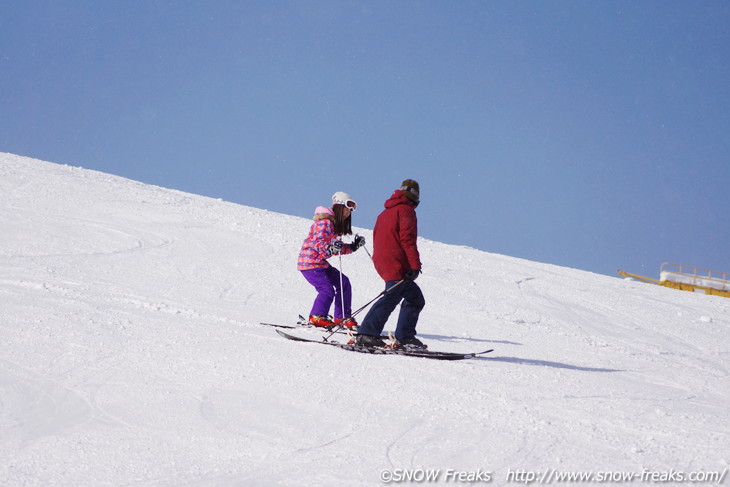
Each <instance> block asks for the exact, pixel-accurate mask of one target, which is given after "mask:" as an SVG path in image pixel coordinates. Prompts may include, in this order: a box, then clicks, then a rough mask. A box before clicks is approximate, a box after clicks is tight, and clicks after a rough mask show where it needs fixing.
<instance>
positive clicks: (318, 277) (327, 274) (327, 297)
mask: <svg viewBox="0 0 730 487" xmlns="http://www.w3.org/2000/svg"><path fill="white" fill-rule="evenodd" d="M301 272H302V275H303V276H304V278H305V279H306V280H307V282H309V284H311V285H312V286H314V289H316V290H317V297H316V298H315V300H314V304H313V305H312V311H310V313H309V314H310V315H323V316H327V315H329V314H330V307H331V306H332V301H334V302H335V318H347V317H349V316H350V314H351V313H352V308H351V306H352V287H351V286H350V279H348V278H347V276H346V275H344V274H340V271H338V270H337V269H335V268H334V267H331V266H330V267H327V268H317V269H308V270H306V271H301ZM340 276H342V288H340ZM343 300H344V301H345V308H344V309H342V301H343Z"/></svg>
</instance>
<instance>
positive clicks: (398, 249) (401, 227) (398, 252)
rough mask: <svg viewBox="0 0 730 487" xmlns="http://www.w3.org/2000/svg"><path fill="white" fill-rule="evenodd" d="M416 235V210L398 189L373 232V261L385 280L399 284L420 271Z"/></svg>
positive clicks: (388, 202)
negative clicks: (409, 274) (410, 271)
mask: <svg viewBox="0 0 730 487" xmlns="http://www.w3.org/2000/svg"><path fill="white" fill-rule="evenodd" d="M417 236H418V221H417V218H416V207H415V206H413V203H411V200H409V199H408V198H406V196H405V195H404V194H403V192H402V191H401V190H399V189H397V190H395V192H394V193H393V195H392V196H391V197H390V198H389V199H388V200H387V201H386V202H385V210H383V212H382V213H380V215H379V216H378V219H377V221H376V222H375V229H374V230H373V262H374V263H375V270H377V271H378V274H380V277H382V278H383V280H384V281H400V280H401V279H403V276H405V274H406V272H408V271H409V270H411V269H413V270H420V269H421V257H420V255H419V253H418V246H417V244H416V237H417Z"/></svg>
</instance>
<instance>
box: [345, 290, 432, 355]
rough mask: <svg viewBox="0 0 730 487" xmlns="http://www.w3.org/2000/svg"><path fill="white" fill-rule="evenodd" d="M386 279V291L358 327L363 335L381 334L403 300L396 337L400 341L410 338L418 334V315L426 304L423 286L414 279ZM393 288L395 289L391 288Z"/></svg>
mask: <svg viewBox="0 0 730 487" xmlns="http://www.w3.org/2000/svg"><path fill="white" fill-rule="evenodd" d="M398 282H399V281H385V290H386V293H385V294H384V295H383V296H382V297H381V298H380V299H379V300H377V301H376V302H375V304H374V305H373V307H372V308H370V311H368V314H367V315H366V316H365V319H364V320H363V322H362V323H361V324H360V327H359V328H358V333H359V334H362V335H380V334H381V333H382V332H383V328H384V327H385V323H386V322H387V321H388V318H389V317H390V314H391V313H392V312H393V310H394V309H395V307H396V306H398V303H400V302H401V300H402V301H403V303H402V304H401V306H400V313H399V314H398V324H397V325H396V328H395V337H396V338H397V339H398V341H403V340H408V339H411V338H413V337H415V336H416V324H417V323H418V315H419V314H420V313H421V310H422V309H423V307H424V306H425V305H426V300H425V299H424V298H423V293H422V292H421V288H420V287H418V284H416V283H415V282H413V281H403V283H401V284H399V285H398V286H397V287H394V288H393V286H395V285H396V284H397V283H398ZM391 288H393V289H391Z"/></svg>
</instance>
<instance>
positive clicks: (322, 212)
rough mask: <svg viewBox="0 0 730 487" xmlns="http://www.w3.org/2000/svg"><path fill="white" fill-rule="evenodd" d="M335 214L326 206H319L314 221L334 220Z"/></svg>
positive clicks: (315, 211)
mask: <svg viewBox="0 0 730 487" xmlns="http://www.w3.org/2000/svg"><path fill="white" fill-rule="evenodd" d="M334 217H335V214H334V212H333V211H332V209H330V208H327V207H326V206H318V207H317V208H316V209H315V210H314V219H315V220H321V219H323V218H329V219H330V220H332V219H334Z"/></svg>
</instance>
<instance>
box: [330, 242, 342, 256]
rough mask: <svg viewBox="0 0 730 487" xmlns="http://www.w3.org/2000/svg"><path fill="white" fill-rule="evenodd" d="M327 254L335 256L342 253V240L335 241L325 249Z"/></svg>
mask: <svg viewBox="0 0 730 487" xmlns="http://www.w3.org/2000/svg"><path fill="white" fill-rule="evenodd" d="M327 252H329V253H330V255H337V254H339V253H341V252H342V240H335V241H334V242H332V243H331V244H330V246H329V247H328V248H327Z"/></svg>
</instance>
